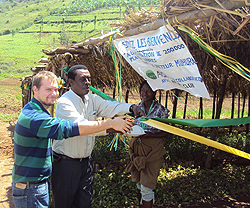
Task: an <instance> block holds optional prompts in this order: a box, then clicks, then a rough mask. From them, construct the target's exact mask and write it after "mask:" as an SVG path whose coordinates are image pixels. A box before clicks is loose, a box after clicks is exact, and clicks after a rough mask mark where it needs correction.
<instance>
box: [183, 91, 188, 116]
mask: <svg viewBox="0 0 250 208" xmlns="http://www.w3.org/2000/svg"><path fill="white" fill-rule="evenodd" d="M187 101H188V92H186V97H185V105H184V112H183V119H185V118H186V111H187Z"/></svg>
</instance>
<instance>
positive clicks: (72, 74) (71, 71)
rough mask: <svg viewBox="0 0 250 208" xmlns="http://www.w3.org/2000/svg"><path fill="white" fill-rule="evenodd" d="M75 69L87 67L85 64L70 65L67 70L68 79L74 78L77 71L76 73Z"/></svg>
mask: <svg viewBox="0 0 250 208" xmlns="http://www.w3.org/2000/svg"><path fill="white" fill-rule="evenodd" d="M77 69H85V70H88V68H87V67H86V66H85V65H74V66H72V67H70V68H69V70H68V79H72V80H75V77H76V75H77V73H76V70H77Z"/></svg>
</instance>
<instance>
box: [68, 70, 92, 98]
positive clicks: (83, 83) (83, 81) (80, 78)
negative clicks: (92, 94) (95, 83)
mask: <svg viewBox="0 0 250 208" xmlns="http://www.w3.org/2000/svg"><path fill="white" fill-rule="evenodd" d="M76 72H77V75H76V77H75V80H72V79H69V83H70V85H71V89H72V90H73V91H74V92H75V93H76V94H77V95H79V96H80V97H82V98H83V97H84V95H86V94H88V93H89V87H90V84H91V76H90V73H89V71H88V70H87V69H77V70H76Z"/></svg>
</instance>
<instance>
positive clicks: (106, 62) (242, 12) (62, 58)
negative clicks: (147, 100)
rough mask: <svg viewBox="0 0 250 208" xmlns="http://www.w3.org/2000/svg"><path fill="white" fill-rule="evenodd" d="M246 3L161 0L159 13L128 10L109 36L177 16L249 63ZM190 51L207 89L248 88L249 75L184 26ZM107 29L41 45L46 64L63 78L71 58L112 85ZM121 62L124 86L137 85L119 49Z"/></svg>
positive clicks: (96, 81) (136, 77)
mask: <svg viewBox="0 0 250 208" xmlns="http://www.w3.org/2000/svg"><path fill="white" fill-rule="evenodd" d="M249 6H250V5H248V3H247V1H246V0H235V1H230V0H226V1H225V0H224V1H223V0H192V1H190V0H165V1H164V4H163V5H162V7H161V13H160V14H155V13H153V12H151V11H150V10H149V11H146V10H143V9H142V10H140V11H133V10H131V11H130V14H128V15H125V16H124V19H123V21H121V22H118V23H113V24H111V27H113V28H115V29H119V33H118V34H117V32H113V37H114V38H119V37H120V35H121V34H122V35H124V36H128V35H133V34H136V33H141V32H143V31H147V30H152V29H156V28H157V27H160V26H162V25H164V24H166V20H168V21H169V22H170V23H171V24H172V25H173V26H175V23H174V20H175V19H176V18H177V20H178V21H179V22H182V23H184V24H186V25H188V26H189V27H190V28H192V29H193V30H194V31H196V32H197V33H198V34H199V36H200V38H201V39H202V40H203V41H205V42H206V43H208V44H209V45H210V46H212V47H213V48H214V49H215V50H217V51H219V52H221V53H222V54H225V55H228V56H230V57H232V58H234V59H236V60H237V61H238V62H240V63H241V64H242V65H244V66H245V67H247V68H250V61H249V54H250V41H249V40H250V26H249V22H250V21H249V20H250V18H249V13H250V10H249ZM176 30H177V31H178V33H179V34H180V35H181V37H182V39H183V40H184V41H185V43H186V45H187V46H188V48H189V50H190V52H191V54H192V55H193V57H194V58H195V60H196V61H197V63H198V67H199V70H200V73H201V75H202V78H203V80H204V82H205V84H206V86H207V88H208V91H209V93H213V92H214V90H215V89H218V90H219V89H220V88H221V86H222V85H223V86H226V91H227V92H228V93H232V92H235V93H237V92H241V93H242V94H244V93H248V94H249V93H250V87H249V86H250V85H249V81H247V80H245V79H244V78H242V77H241V76H239V75H238V74H236V73H235V72H232V71H231V70H230V69H228V68H226V67H225V66H224V65H223V64H221V63H220V62H219V61H218V60H217V59H216V58H215V57H213V56H212V55H210V54H209V53H208V52H206V51H205V50H203V49H202V48H201V47H200V46H198V45H197V43H195V42H194V41H193V40H191V38H189V37H188V36H187V35H186V34H185V33H184V32H182V31H179V30H178V28H176ZM109 37H110V34H107V35H104V36H101V37H98V38H89V39H86V40H84V41H83V42H80V43H76V44H74V45H72V46H70V47H60V48H56V49H53V50H43V52H44V53H45V54H46V55H48V58H49V62H48V64H47V68H46V69H47V70H51V71H54V72H55V73H56V74H57V75H60V76H61V77H62V78H64V79H65V80H66V76H65V73H64V72H63V70H59V69H63V68H65V67H70V66H72V65H75V64H84V65H86V66H87V67H88V68H89V70H90V73H91V75H92V78H93V79H92V80H93V83H92V84H93V85H94V86H97V87H99V88H102V87H105V86H109V87H113V86H115V80H116V79H115V70H114V64H113V60H112V57H111V56H110V54H109V53H110V43H109V41H108V39H109ZM118 57H119V60H120V61H121V66H122V82H123V86H124V87H125V88H130V89H133V88H134V87H138V84H139V82H140V81H141V80H142V78H141V77H140V75H138V74H137V72H135V71H134V70H133V69H132V67H131V66H130V65H129V64H128V63H127V62H126V61H125V60H124V59H123V58H122V57H121V56H120V55H119V54H118Z"/></svg>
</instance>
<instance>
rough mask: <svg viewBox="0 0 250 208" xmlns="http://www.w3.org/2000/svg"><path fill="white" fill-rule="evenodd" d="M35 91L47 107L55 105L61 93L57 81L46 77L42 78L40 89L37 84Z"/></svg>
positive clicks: (35, 95)
mask: <svg viewBox="0 0 250 208" xmlns="http://www.w3.org/2000/svg"><path fill="white" fill-rule="evenodd" d="M33 92H34V97H35V98H36V99H37V100H38V101H39V102H40V103H41V104H42V105H43V106H44V108H45V109H48V108H49V107H50V106H52V105H54V104H55V102H56V99H57V97H58V95H59V93H58V85H57V82H56V81H52V80H49V79H46V78H44V79H42V82H41V86H40V88H39V89H38V88H37V87H36V86H34V87H33Z"/></svg>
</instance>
